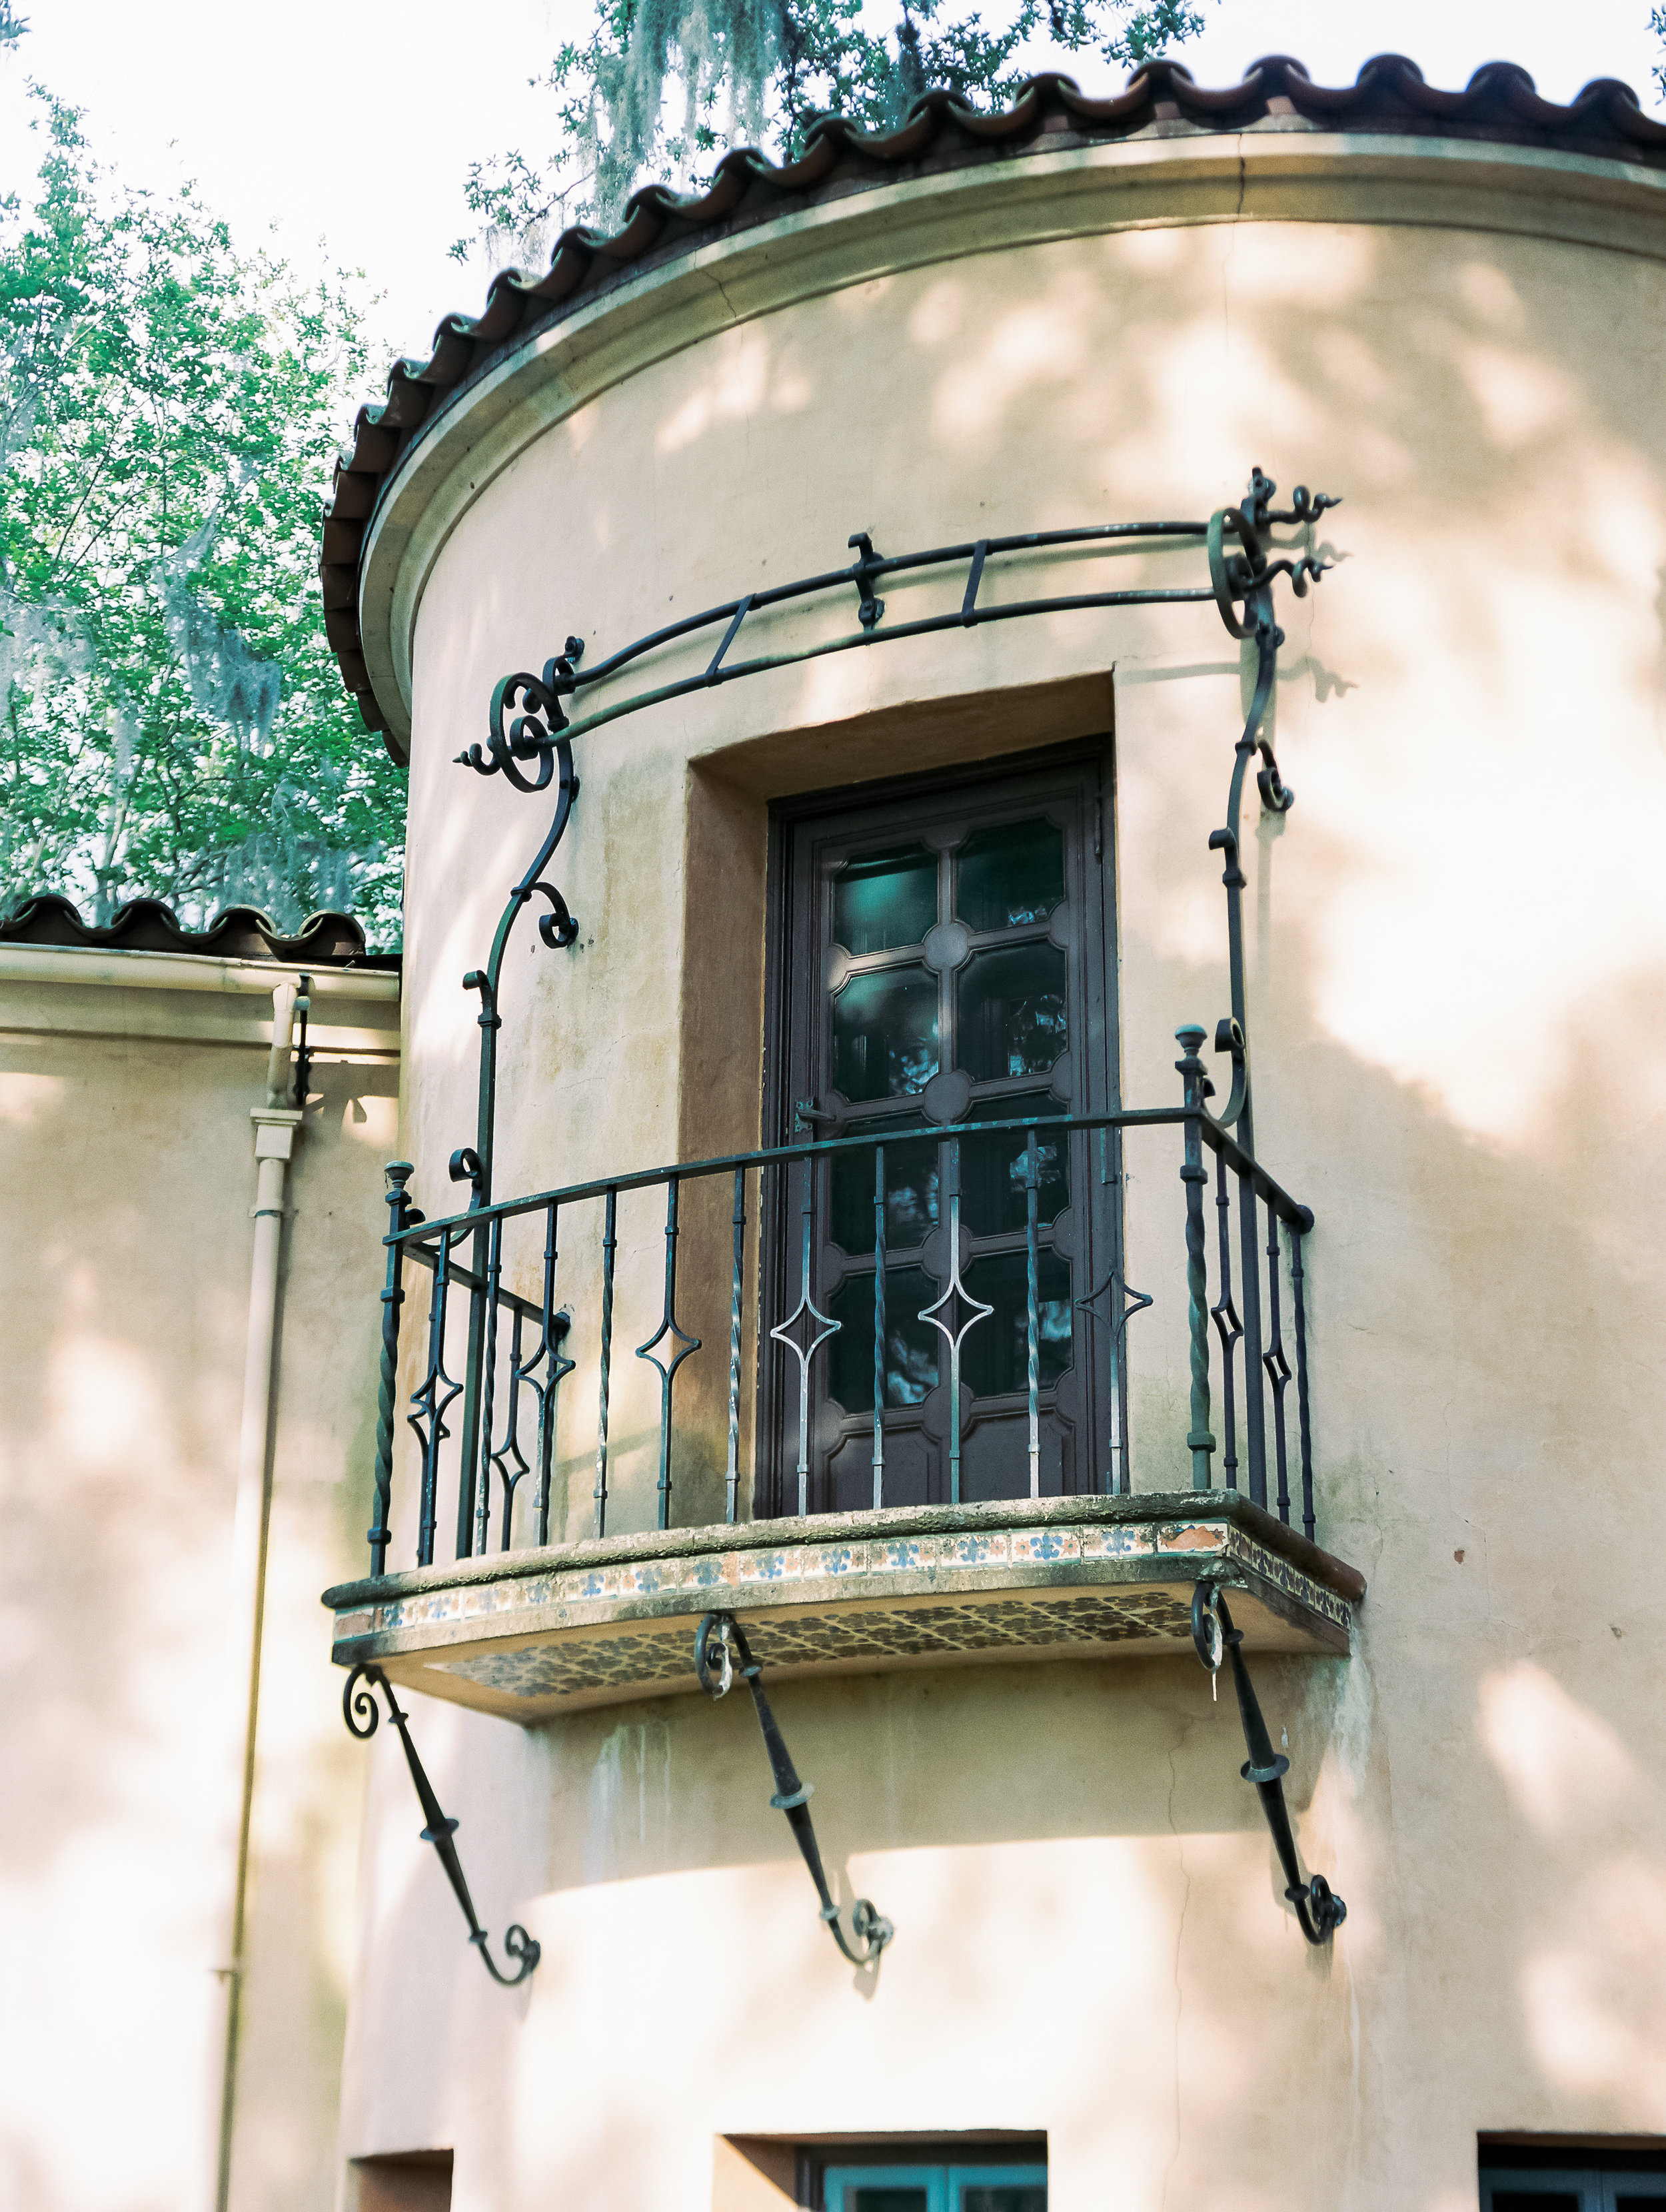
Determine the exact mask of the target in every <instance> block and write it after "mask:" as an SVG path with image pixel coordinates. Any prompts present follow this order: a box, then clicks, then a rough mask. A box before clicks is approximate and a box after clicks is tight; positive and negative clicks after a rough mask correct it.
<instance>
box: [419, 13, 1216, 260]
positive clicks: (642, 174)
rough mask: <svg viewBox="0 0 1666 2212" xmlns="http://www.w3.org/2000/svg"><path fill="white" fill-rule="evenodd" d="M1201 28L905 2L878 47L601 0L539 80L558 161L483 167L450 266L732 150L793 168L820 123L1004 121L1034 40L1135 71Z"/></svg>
mask: <svg viewBox="0 0 1666 2212" xmlns="http://www.w3.org/2000/svg"><path fill="white" fill-rule="evenodd" d="M1202 20H1203V19H1202V15H1201V8H1200V4H1197V0H1150V4H1149V5H1144V6H1142V5H1140V4H1138V0H1007V4H1006V8H1005V9H1003V11H1002V13H1001V14H1000V16H999V17H994V16H986V15H984V14H982V13H980V12H979V11H977V10H976V9H973V10H971V11H969V12H964V13H961V14H956V13H954V12H953V9H952V0H905V4H904V7H903V15H902V18H901V21H899V22H898V24H897V28H896V31H895V33H894V34H893V36H892V37H891V38H885V37H881V36H879V35H876V34H875V33H873V32H872V31H870V30H868V29H867V28H866V26H865V25H864V23H863V21H862V0H602V5H601V7H600V9H599V13H598V15H597V18H596V21H595V23H594V25H593V27H592V30H591V33H590V36H589V37H588V39H587V40H585V41H584V43H583V44H582V45H578V44H574V43H571V42H569V44H568V45H566V46H562V49H561V51H560V52H559V53H558V54H557V55H556V58H555V62H554V64H553V65H552V67H551V69H550V74H549V76H548V78H547V80H546V82H547V83H548V84H549V87H550V90H551V91H552V92H553V93H554V94H555V95H556V102H557V119H558V122H559V126H560V135H561V141H562V150H561V152H560V153H559V154H558V155H556V158H555V160H553V161H550V162H548V163H546V164H542V165H540V164H538V163H537V162H533V161H528V160H527V159H526V157H525V156H524V155H520V154H518V153H516V154H510V155H506V156H502V157H500V158H499V159H498V160H496V161H491V162H485V163H477V164H476V165H475V166H474V167H473V168H472V169H471V172H470V174H469V179H468V183H467V187H466V197H467V204H468V206H469V210H470V212H471V214H472V215H473V216H475V217H476V219H477V222H478V224H479V226H480V228H479V229H478V230H477V233H476V234H475V235H474V236H473V237H472V238H468V239H459V240H458V242H457V244H456V245H455V246H453V248H452V251H453V254H454V255H455V256H456V257H457V258H459V260H461V259H464V258H467V256H468V255H469V254H470V253H471V252H472V251H473V250H474V249H475V246H477V244H479V243H481V242H483V243H484V245H485V246H486V248H487V250H488V251H489V252H492V253H495V254H502V253H505V252H508V253H511V254H514V255H515V256H516V258H520V259H521V260H523V261H525V262H527V263H532V262H534V261H536V260H538V259H539V258H542V257H543V255H544V253H545V252H547V251H548V249H549V247H550V246H551V245H552V244H553V242H554V237H555V234H556V232H557V231H558V230H559V229H560V228H562V226H564V225H565V224H567V223H569V222H584V221H591V222H596V223H598V224H600V225H601V226H603V227H604V228H609V227H611V226H613V225H616V224H617V222H619V221H620V220H621V218H622V216H623V210H624V205H625V202H626V200H627V198H628V197H629V194H630V192H631V191H633V190H635V188H636V187H637V186H639V185H641V184H643V183H645V182H647V181H648V178H649V175H650V173H652V172H654V171H655V170H660V171H669V172H670V173H673V174H675V175H677V176H678V177H680V178H681V179H684V182H685V183H686V184H688V185H690V186H692V187H695V188H698V186H699V185H701V183H702V180H703V178H704V177H705V176H706V175H707V174H708V173H709V171H710V170H711V169H712V168H713V167H714V166H715V164H716V162H717V161H718V160H719V159H720V158H721V155H722V154H723V153H724V151H725V150H726V149H727V147H730V146H733V145H736V144H739V143H750V144H754V145H760V146H763V147H765V148H766V149H768V150H769V152H771V153H773V154H774V155H775V158H776V159H777V160H778V161H792V160H794V159H795V158H796V157H797V156H798V155H800V154H801V153H802V152H803V150H804V144H805V140H806V135H807V133H808V131H809V129H810V125H811V124H812V122H813V121H814V119H815V118H816V117H817V116H818V115H824V114H833V115H842V116H847V117H848V118H850V120H851V121H852V122H853V123H856V124H858V125H860V126H861V127H862V128H863V129H864V130H868V131H889V130H893V129H895V128H896V127H897V125H898V124H900V123H901V122H903V119H904V118H905V117H906V116H907V114H908V111H909V106H910V105H911V103H912V102H913V101H914V100H916V99H917V98H918V97H919V95H920V94H921V93H922V92H923V91H924V90H925V89H926V88H927V86H931V87H933V88H934V87H939V86H942V87H945V88H948V89H949V90H951V91H952V92H958V93H959V94H961V95H962V97H963V98H964V99H966V100H970V101H971V102H972V103H973V104H974V105H975V106H1000V105H1003V104H1005V103H1006V102H1009V101H1010V100H1012V99H1013V98H1014V96H1015V95H1016V94H1017V92H1018V88H1019V86H1020V85H1021V84H1022V83H1023V82H1024V79H1025V76H1026V75H1027V74H1028V70H1027V69H1026V68H1025V66H1024V65H1023V64H1022V63H1021V61H1020V56H1021V54H1022V53H1023V52H1024V50H1025V48H1026V47H1028V46H1031V42H1032V41H1034V40H1037V39H1041V40H1046V41H1047V42H1048V43H1049V44H1050V45H1051V46H1054V47H1055V48H1058V49H1060V50H1061V56H1064V55H1073V54H1080V53H1084V52H1093V53H1094V54H1096V55H1097V56H1098V57H1100V58H1103V59H1104V60H1106V61H1109V62H1112V63H1119V64H1122V65H1123V66H1125V67H1128V68H1133V67H1137V66H1138V64H1140V63H1141V62H1144V61H1149V60H1150V59H1151V58H1152V57H1153V56H1154V55H1157V54H1159V53H1162V52H1165V51H1166V50H1167V49H1168V48H1169V47H1171V46H1176V45H1177V44H1179V43H1180V41H1182V40H1184V39H1187V38H1189V37H1190V36H1191V35H1192V33H1194V32H1195V31H1197V30H1198V29H1200V28H1201V24H1202ZM672 79H674V80H676V81H677V82H678V85H679V87H680V89H681V93H682V95H683V97H682V100H681V102H680V112H678V110H677V108H675V107H673V106H672V103H671V102H670V100H668V98H667V89H666V88H667V83H668V81H670V80H672Z"/></svg>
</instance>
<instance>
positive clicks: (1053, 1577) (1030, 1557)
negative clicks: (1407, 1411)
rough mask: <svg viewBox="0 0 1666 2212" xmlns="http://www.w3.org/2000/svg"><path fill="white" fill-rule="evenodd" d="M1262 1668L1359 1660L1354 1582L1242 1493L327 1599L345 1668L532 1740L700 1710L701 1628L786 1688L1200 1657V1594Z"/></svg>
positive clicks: (940, 1513)
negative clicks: (1060, 1661)
mask: <svg viewBox="0 0 1666 2212" xmlns="http://www.w3.org/2000/svg"><path fill="white" fill-rule="evenodd" d="M1206 1572H1207V1574H1209V1575H1211V1576H1212V1577H1214V1578H1215V1579H1217V1580H1219V1581H1220V1582H1222V1583H1224V1584H1225V1586H1226V1588H1227V1589H1228V1590H1229V1591H1230V1592H1231V1607H1232V1617H1233V1620H1234V1621H1235V1622H1236V1623H1237V1626H1239V1627H1241V1628H1242V1629H1243V1632H1244V1644H1245V1649H1246V1650H1249V1651H1257V1650H1259V1651H1286V1652H1310V1653H1315V1654H1318V1653H1330V1654H1341V1655H1346V1654H1347V1651H1348V1649H1349V1641H1350V1631H1351V1626H1352V1620H1353V1607H1354V1606H1355V1605H1357V1604H1358V1603H1359V1601H1360V1600H1361V1599H1362V1598H1363V1597H1364V1595H1365V1580H1364V1577H1362V1576H1360V1575H1359V1573H1357V1572H1356V1571H1355V1570H1354V1569H1353V1568H1352V1567H1349V1566H1347V1565H1345V1564H1344V1563H1343V1561H1341V1559H1335V1558H1333V1557H1332V1555H1331V1554H1330V1553H1328V1552H1324V1551H1322V1550H1321V1549H1320V1548H1319V1547H1317V1546H1316V1545H1315V1544H1311V1543H1309V1542H1308V1541H1306V1539H1305V1538H1304V1537H1302V1536H1300V1535H1298V1534H1296V1533H1295V1532H1294V1531H1292V1530H1291V1529H1289V1528H1285V1527H1284V1526H1283V1524H1282V1523H1281V1522H1279V1521H1278V1520H1277V1519H1275V1518H1274V1516H1272V1515H1271V1514H1268V1513H1265V1512H1263V1511H1262V1510H1260V1509H1259V1508H1258V1507H1256V1506H1254V1505H1251V1504H1249V1501H1248V1500H1247V1499H1244V1498H1238V1497H1237V1496H1235V1495H1233V1494H1232V1493H1231V1492H1219V1491H1204V1492H1190V1491H1188V1492H1180V1493H1168V1494H1161V1493H1153V1494H1150V1495H1145V1496H1141V1495H1135V1496H1133V1497H1128V1498H1039V1499H1037V1498H1022V1499H1016V1500H1001V1501H1000V1502H998V1503H994V1504H979V1505H962V1506H927V1507H921V1508H917V1509H916V1508H909V1507H901V1508H892V1509H889V1510H885V1511H883V1512H879V1513H846V1514H820V1515H816V1516H812V1517H810V1518H808V1519H803V1520H797V1519H794V1520H781V1521H763V1522H743V1523H740V1524H738V1525H727V1524H720V1525H719V1526H717V1527H714V1528H684V1529H672V1530H667V1531H664V1532H657V1533H649V1534H630V1535H619V1536H610V1537H605V1538H601V1539H599V1540H596V1541H587V1542H584V1543H579V1544H568V1545H558V1546H550V1547H547V1548H545V1549H543V1550H538V1551H525V1552H508V1553H494V1554H492V1555H490V1556H489V1557H488V1558H485V1559H466V1560H459V1562H457V1563H456V1564H455V1565H452V1566H449V1567H427V1568H420V1569H418V1570H417V1571H414V1572H412V1573H409V1574H402V1575H387V1576H383V1577H380V1578H378V1579H375V1580H372V1581H366V1582H359V1583H344V1584H343V1585H341V1586H340V1587H339V1588H337V1589H331V1590H327V1591H326V1592H325V1597H324V1602H325V1605H326V1606H328V1607H330V1608H331V1611H332V1612H333V1613H334V1615H335V1638H334V1649H333V1656H334V1658H335V1660H336V1662H337V1665H339V1666H343V1667H351V1666H355V1665H356V1664H358V1663H359V1662H374V1664H376V1665H378V1666H380V1667H382V1668H385V1669H386V1673H387V1674H388V1675H389V1676H390V1678H391V1679H392V1680H394V1681H397V1682H398V1683H400V1684H402V1685H404V1686H406V1687H408V1688H410V1689H412V1690H416V1691H421V1692H425V1693H426V1694H428V1695H429V1696H431V1697H438V1698H444V1699H448V1700H450V1701H451V1702H453V1703H454V1704H458V1705H471V1706H473V1707H475V1708H477V1710H480V1711H486V1712H491V1713H496V1714H500V1715H502V1717H504V1718H506V1719H511V1720H516V1721H520V1722H524V1723H533V1722H538V1721H543V1720H547V1719H549V1718H550V1717H553V1716H554V1715H556V1714H557V1713H561V1712H563V1711H572V1710H575V1709H576V1708H578V1707H581V1706H587V1705H616V1704H621V1703H623V1702H626V1701H628V1700H629V1699H640V1698H648V1697H663V1696H667V1695H672V1694H674V1693H676V1692H683V1691H690V1690H693V1689H695V1688H696V1686H697V1685H696V1679H695V1672H694V1637H695V1629H696V1624H697V1623H698V1621H699V1620H700V1618H701V1616H702V1614H704V1613H710V1612H720V1611H721V1612H728V1613H734V1614H735V1615H736V1616H737V1618H739V1620H741V1622H742V1623H743V1625H744V1626H745V1631H746V1634H747V1637H748V1638H749V1640H750V1642H751V1646H752V1649H753V1651H754V1653H755V1655H756V1656H757V1659H758V1661H759V1662H760V1664H761V1665H762V1666H763V1668H765V1669H766V1670H767V1671H768V1673H769V1675H770V1676H771V1677H772V1678H774V1677H776V1676H781V1675H787V1676H790V1675H794V1674H825V1673H846V1674H852V1673H865V1672H875V1671H881V1670H885V1669H889V1668H897V1667H921V1666H931V1667H941V1666H948V1665H956V1664H961V1663H965V1662H976V1661H980V1660H982V1661H989V1660H1003V1661H1009V1662H1010V1661H1012V1660H1018V1659H1057V1658H1091V1657H1109V1656H1115V1655H1119V1654H1124V1655H1126V1654H1131V1655H1134V1656H1159V1655H1162V1654H1164V1653H1174V1652H1178V1651H1182V1650H1189V1649H1190V1642H1191V1626H1190V1613H1191V1601H1192V1591H1193V1589H1194V1587H1195V1583H1196V1582H1197V1580H1198V1578H1199V1577H1200V1576H1201V1575H1203V1574H1205V1573H1206Z"/></svg>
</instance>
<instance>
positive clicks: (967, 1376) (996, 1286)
mask: <svg viewBox="0 0 1666 2212" xmlns="http://www.w3.org/2000/svg"><path fill="white" fill-rule="evenodd" d="M1025 1283H1026V1267H1025V1255H1024V1254H1023V1253H1022V1252H1000V1253H997V1254H995V1255H993V1256H992V1257H991V1258H989V1259H987V1260H979V1261H975V1262H974V1264H973V1265H972V1266H971V1267H969V1268H968V1269H967V1271H966V1288H967V1290H968V1291H969V1292H970V1295H971V1296H972V1297H975V1298H977V1299H980V1300H981V1301H982V1304H985V1305H988V1306H993V1307H994V1312H993V1313H992V1314H991V1315H990V1316H989V1318H988V1320H987V1321H981V1322H977V1323H976V1326H975V1327H974V1328H970V1329H969V1330H968V1331H967V1333H966V1341H965V1344H964V1346H963V1347H962V1350H961V1354H960V1373H961V1378H962V1380H963V1381H964V1383H966V1384H967V1385H968V1387H969V1388H970V1389H971V1391H972V1393H973V1395H975V1396H976V1397H979V1398H990V1397H995V1396H998V1395H1000V1394H1001V1393H1003V1392H1006V1391H1016V1390H1027V1389H1029V1387H1030V1328H1029V1315H1028V1299H1027V1297H1026V1291H1025ZM1036 1291H1037V1298H1036V1305H1037V1332H1036V1335H1037V1365H1038V1367H1039V1369H1040V1375H1041V1383H1042V1388H1043V1389H1046V1388H1047V1386H1048V1385H1049V1383H1056V1382H1057V1381H1058V1379H1059V1377H1060V1376H1061V1375H1062V1374H1063V1373H1064V1370H1065V1369H1066V1368H1067V1367H1068V1366H1069V1364H1070V1270H1069V1268H1068V1267H1067V1266H1066V1264H1065V1262H1064V1261H1062V1260H1061V1259H1060V1257H1059V1256H1058V1255H1057V1254H1056V1253H1055V1252H1042V1253H1038V1254H1037V1266H1036ZM868 1342H869V1344H870V1345H871V1344H872V1343H873V1331H872V1329H870V1330H869V1332H868ZM871 1402H872V1400H871V1399H870V1403H871Z"/></svg>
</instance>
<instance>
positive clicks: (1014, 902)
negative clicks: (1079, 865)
mask: <svg viewBox="0 0 1666 2212" xmlns="http://www.w3.org/2000/svg"><path fill="white" fill-rule="evenodd" d="M958 881H959V893H958V898H957V900H956V905H955V910H956V912H957V913H958V915H959V917H960V919H961V921H964V923H965V924H966V926H967V927H968V928H969V929H1012V928H1014V927H1017V925H1018V923H1020V922H1025V921H1046V919H1047V917H1048V915H1049V914H1051V913H1052V911H1053V909H1054V908H1055V906H1057V905H1058V903H1059V902H1060V901H1061V899H1062V898H1063V896H1064V832H1063V830H1062V829H1055V828H1054V826H1053V824H1052V823H1050V822H1004V823H1002V824H1001V826H1000V829H980V830H978V831H977V832H976V834H975V835H974V836H970V837H969V838H968V839H967V840H966V842H965V843H964V845H963V846H962V847H961V849H960V861H959V866H958Z"/></svg>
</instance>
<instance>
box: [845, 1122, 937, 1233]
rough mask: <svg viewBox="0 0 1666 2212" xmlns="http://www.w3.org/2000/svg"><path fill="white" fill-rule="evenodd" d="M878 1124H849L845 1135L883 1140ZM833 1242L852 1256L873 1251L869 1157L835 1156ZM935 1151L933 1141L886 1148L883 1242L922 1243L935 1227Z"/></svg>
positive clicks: (855, 1154) (921, 1139)
mask: <svg viewBox="0 0 1666 2212" xmlns="http://www.w3.org/2000/svg"><path fill="white" fill-rule="evenodd" d="M839 1133H840V1135H841V1136H843V1137H877V1136H883V1134H884V1133H885V1123H884V1122H882V1121H852V1122H849V1123H848V1124H847V1125H846V1127H844V1128H842V1130H841V1131H840V1132H839ZM832 1157H833V1241H834V1243H836V1244H837V1245H840V1246H841V1247H842V1249H844V1250H845V1251H847V1252H848V1253H851V1254H852V1255H855V1254H857V1253H868V1252H872V1251H873V1153H872V1152H856V1151H852V1152H835V1153H834V1154H833V1156H832ZM937 1186H938V1148H937V1144H936V1140H935V1139H933V1138H931V1137H916V1138H915V1139H914V1140H913V1142H912V1143H911V1144H902V1145H897V1144H891V1145H887V1146H885V1242H886V1243H887V1244H889V1245H891V1246H893V1247H897V1246H900V1247H902V1248H903V1249H906V1248H907V1247H909V1246H910V1245H914V1244H923V1243H925V1241H926V1238H927V1237H928V1236H929V1235H930V1233H931V1231H933V1229H935V1228H936V1226H937Z"/></svg>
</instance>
